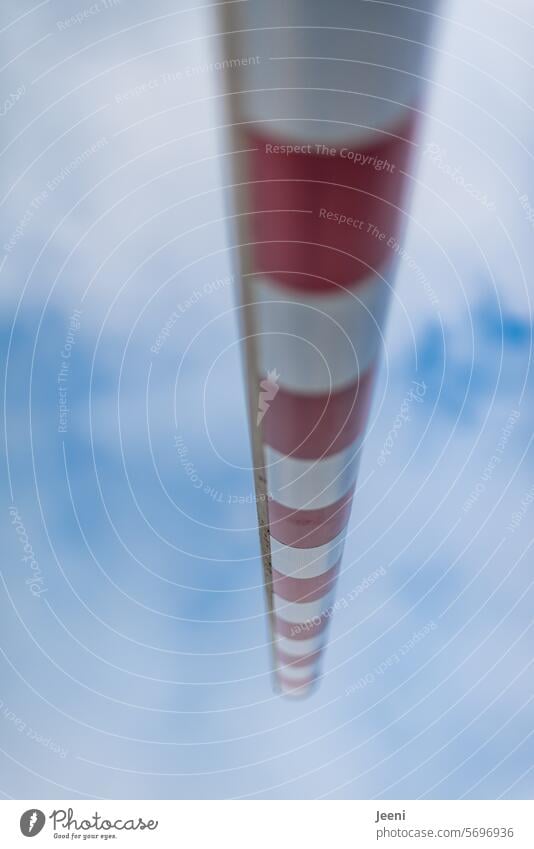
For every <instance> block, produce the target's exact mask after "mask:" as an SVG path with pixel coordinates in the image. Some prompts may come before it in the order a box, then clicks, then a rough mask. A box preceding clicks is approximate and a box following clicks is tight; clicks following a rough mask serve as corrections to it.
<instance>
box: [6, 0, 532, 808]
mask: <svg viewBox="0 0 534 849" xmlns="http://www.w3.org/2000/svg"><path fill="white" fill-rule="evenodd" d="M465 7H467V8H465ZM80 8H82V7H80ZM26 10H27V11H28V14H27V15H26V16H25V17H24V18H22V19H21V20H19V21H18V22H14V21H15V19H16V18H18V17H19V16H20V15H22V14H23V13H24V12H25V11H26ZM158 11H159V10H158ZM160 11H161V15H165V14H167V15H168V14H169V13H170V9H169V8H167V7H164V6H163V5H162V6H161V10H160ZM4 14H5V19H6V25H8V26H9V24H10V22H11V21H13V22H14V23H13V24H12V25H11V26H9V29H7V30H5V31H4V32H3V33H2V37H3V38H4V41H5V45H6V46H5V50H6V51H7V53H6V56H7V58H8V59H12V60H13V61H12V62H11V63H10V64H9V66H8V67H7V68H6V69H5V71H4V72H3V76H4V83H3V85H4V90H5V91H6V92H7V95H6V96H9V95H10V93H12V92H14V91H16V90H17V88H18V87H19V86H24V87H25V90H24V93H23V94H22V95H21V96H19V99H18V100H16V101H15V102H14V105H13V107H12V109H11V111H10V113H9V115H10V119H9V121H10V123H9V124H7V120H8V119H7V116H4V117H3V118H2V122H3V128H4V129H5V136H4V139H5V141H6V143H7V144H8V147H7V148H6V150H5V151H4V152H3V154H2V155H3V157H4V166H5V171H4V173H6V174H7V175H8V186H7V189H6V190H5V194H4V195H3V205H4V207H5V213H7V214H5V215H4V217H3V225H2V226H3V231H2V245H3V246H4V248H3V252H2V256H4V254H5V255H6V259H5V261H4V265H3V266H2V270H1V278H2V282H3V286H2V287H1V297H2V306H3V310H2V318H1V320H0V347H1V350H2V357H1V362H2V363H3V364H4V366H3V368H4V372H3V377H4V378H5V386H6V394H5V398H6V410H7V414H6V420H5V422H6V425H5V433H6V437H7V438H6V443H5V444H6V446H7V455H6V454H5V453H4V454H3V457H2V464H3V473H2V476H1V486H2V496H3V501H4V505H5V506H4V508H3V510H2V513H1V514H0V522H1V525H0V527H1V532H2V538H3V540H4V546H3V550H4V552H5V556H4V558H3V565H2V576H1V577H2V582H1V590H2V599H3V601H2V604H3V611H4V615H3V617H2V621H1V625H0V635H1V642H0V648H1V655H0V664H1V670H2V676H1V680H2V691H1V692H0V700H1V701H2V704H1V705H0V748H1V752H0V763H1V773H0V776H1V777H0V791H1V792H2V793H3V794H4V795H5V796H7V797H13V798H62V797H63V798H76V797H81V798H83V797H87V796H88V797H111V798H132V797H133V798H136V797H137V798H151V797H152V798H227V797H242V796H245V797H254V798H316V797H330V798H355V797H357V798H358V797H360V798H375V797H376V798H411V797H419V796H425V795H426V796H429V797H435V798H458V797H467V798H495V797H499V796H504V797H509V798H523V797H524V798H529V797H531V795H532V786H533V784H532V783H533V773H532V754H533V752H532V742H531V738H530V736H529V735H530V734H531V728H532V719H531V717H532V708H531V702H530V700H531V698H532V684H531V681H532V673H531V670H530V664H531V661H532V648H531V647H532V634H531V630H530V629H531V624H532V601H533V597H532V588H531V569H530V568H529V565H530V563H531V554H530V545H531V543H532V530H531V528H532V516H531V511H532V509H534V508H532V506H531V505H530V500H532V493H533V492H534V490H533V489H532V487H533V486H534V480H533V477H532V462H531V458H532V449H531V436H532V431H533V423H534V419H533V414H532V406H531V404H530V398H531V395H532V391H533V387H532V376H531V371H530V352H531V343H532V317H531V309H530V277H531V272H532V249H531V246H532V229H531V228H532V226H533V225H532V224H531V223H530V222H529V221H528V220H527V216H526V213H525V208H524V204H523V205H522V204H521V201H520V198H521V197H522V196H524V195H526V196H527V197H530V198H531V199H532V203H533V205H534V184H533V177H532V175H533V174H534V169H532V165H531V161H530V159H531V153H530V150H531V148H532V144H531V141H532V136H533V131H534V121H533V113H532V94H531V92H532V90H533V89H532V81H533V73H532V66H531V65H530V64H529V55H530V45H531V41H532V27H533V26H534V13H533V12H532V10H531V8H529V5H528V3H526V2H520V0H516V2H514V3H509V4H507V10H506V11H499V9H498V7H497V6H496V5H494V4H489V3H486V2H482V0H474V2H472V3H469V4H463V3H461V2H459V0H458V2H450V3H446V4H445V5H444V7H443V15H444V20H443V21H442V22H441V25H440V28H439V31H438V40H437V47H436V53H435V57H434V80H435V82H434V84H433V85H432V88H431V90H430V95H429V100H428V103H427V105H426V110H427V112H428V116H427V120H426V122H425V126H424V133H423V136H422V138H421V154H422V155H421V162H420V168H419V170H418V172H417V177H416V178H415V180H414V185H413V204H412V208H411V212H410V216H409V220H408V221H407V235H406V243H405V245H406V255H405V257H404V259H401V260H400V262H399V271H398V279H397V287H396V294H395V298H394V302H393V304H392V309H391V314H390V319H389V324H388V333H387V338H386V341H385V351H384V357H383V366H382V371H381V373H380V376H379V380H378V385H377V390H376V396H375V404H374V407H373V411H372V415H371V422H370V427H369V432H368V436H367V439H366V445H365V454H364V460H363V465H362V469H361V474H360V487H359V495H358V496H357V498H356V501H355V507H354V511H353V516H352V519H351V525H350V528H349V535H348V541H347V548H346V553H345V559H344V563H343V570H342V574H341V577H340V582H339V587H338V597H339V598H340V599H345V600H346V601H347V603H346V605H343V606H341V607H340V609H339V610H338V611H337V613H336V616H335V617H334V619H333V621H332V623H331V632H330V646H329V649H328V652H327V655H326V658H325V665H324V677H323V680H322V683H321V687H320V689H319V690H318V691H317V693H316V694H315V695H314V696H313V697H312V698H311V699H309V700H307V701H305V702H299V703H288V702H286V701H284V700H282V699H280V698H278V697H276V696H275V695H274V694H273V692H272V689H271V683H270V674H269V653H268V648H267V639H268V634H267V626H266V621H265V616H264V601H263V588H262V586H261V568H260V562H259V558H258V542H257V532H256V528H255V508H254V504H253V503H252V501H251V493H252V477H251V473H250V456H249V447H248V437H247V431H246V424H245V407H244V396H243V385H242V376H241V365H240V359H239V350H238V347H237V316H236V310H235V304H234V291H233V286H232V283H231V274H232V265H231V260H232V258H231V255H230V251H229V249H228V238H227V231H226V228H225V225H224V216H225V212H224V198H223V194H222V191H221V183H222V182H223V181H224V179H225V174H226V168H225V162H224V158H223V157H221V145H220V138H219V134H218V130H217V128H218V127H219V125H220V124H221V123H222V121H223V118H222V113H221V104H220V98H219V97H218V95H217V84H218V81H217V78H216V74H214V73H213V72H209V71H198V72H197V73H195V75H194V76H193V77H190V78H188V82H187V85H184V83H183V80H181V81H176V82H174V83H168V84H165V85H160V86H158V87H157V89H153V90H151V91H150V94H147V93H141V94H136V95H128V96H127V97H125V93H127V92H131V91H132V89H133V88H134V87H135V86H140V85H143V83H146V82H147V81H149V80H151V79H155V78H161V75H162V74H164V73H168V72H171V71H173V70H174V71H175V70H180V69H182V70H183V69H184V68H187V67H195V68H201V67H202V65H203V63H205V62H208V61H209V60H210V56H213V52H212V51H213V49H214V40H213V39H211V38H209V37H207V36H208V34H209V32H210V31H211V29H213V26H214V24H213V20H212V19H211V18H210V15H209V13H208V12H206V11H203V10H201V9H200V8H199V9H198V10H196V11H195V10H192V11H189V12H180V13H179V14H176V15H174V16H172V17H170V18H165V19H162V20H154V21H152V22H147V21H146V20H145V19H146V11H145V12H143V9H142V7H141V4H139V5H135V4H132V5H131V6H130V5H128V8H126V4H125V3H123V4H122V5H120V6H118V7H117V8H115V9H110V10H106V11H103V10H102V11H100V12H99V13H98V14H95V15H93V16H91V17H90V18H87V19H84V21H83V23H80V24H75V25H72V26H70V27H69V29H68V31H63V30H61V29H60V28H58V22H60V21H63V20H65V19H66V18H67V17H68V16H69V15H71V14H72V9H71V6H70V4H67V3H66V2H65V3H45V4H43V5H41V6H40V7H39V8H37V7H36V8H35V11H32V10H31V6H30V5H29V4H28V5H24V4H22V5H21V4H20V3H19V2H17V3H15V2H8V3H6V4H5V11H4ZM155 17H156V13H155V12H154V18H155ZM137 24H139V26H137ZM110 28H111V29H110ZM114 29H117V30H121V34H120V35H118V36H116V37H114V38H107V39H106V36H107V35H108V34H109V33H110V31H112V30H114ZM45 36H46V37H45ZM101 39H105V40H103V41H101ZM178 40H180V41H181V42H186V41H187V40H189V41H188V43H183V44H181V45H180V47H179V48H177V47H176V46H174V45H175V42H176V41H178ZM97 42H98V43H97ZM31 45H33V46H32V47H31V49H30V50H28V51H27V52H26V53H25V54H24V56H23V57H22V56H21V55H19V54H20V52H21V51H23V50H24V49H25V48H26V47H29V46H31ZM58 63H59V64H58ZM43 74H45V76H42V75H43ZM37 114H39V116H40V117H39V119H38V120H35V121H34V123H31V122H32V120H33V119H34V118H35V116H36V115H37ZM99 140H101V143H100V146H99V147H98V149H97V150H96V151H92V152H90V153H89V154H86V155H84V157H83V161H82V162H81V164H78V165H76V166H74V167H73V168H72V170H71V173H70V174H68V175H67V176H66V177H64V178H62V179H61V180H60V182H59V183H58V185H57V188H54V189H53V190H52V191H49V193H48V194H47V196H46V197H45V198H42V199H41V200H40V201H39V200H37V201H36V199H38V198H39V197H41V194H40V193H41V192H43V190H44V188H46V185H47V182H48V181H50V180H53V179H54V178H55V177H57V176H58V175H59V174H61V173H62V169H64V168H65V166H66V165H68V164H69V163H72V162H73V161H75V160H76V157H78V156H80V154H82V153H85V152H86V151H87V150H88V148H90V147H91V145H94V144H95V143H97V142H98V141H99ZM102 140H104V141H103V142H102ZM428 145H437V146H438V147H439V150H440V159H439V161H438V162H437V161H436V160H433V159H432V157H431V156H429V155H428V153H425V151H428V150H429V149H430V148H429V147H428ZM451 171H453V172H454V173H455V174H456V179H452V178H451V176H450V174H451ZM459 175H460V176H459ZM467 184H468V185H469V188H466V185H467ZM474 192H475V193H477V197H480V194H481V193H484V194H486V195H487V197H488V198H489V199H490V200H491V201H493V202H494V203H493V206H492V208H491V209H488V208H487V207H486V206H484V205H483V204H482V203H481V202H480V200H479V199H477V197H475V196H474ZM32 202H35V203H37V207H35V206H33V207H32V206H31V205H32ZM29 208H31V209H33V210H34V211H35V214H33V215H31V217H30V220H29V221H28V222H27V224H25V225H24V226H23V233H22V235H21V236H20V237H17V238H16V241H15V244H14V247H13V249H12V250H10V251H7V252H6V251H5V244H6V243H7V242H8V240H9V239H10V238H12V236H13V234H14V233H15V231H16V228H17V226H19V225H20V222H21V221H22V220H23V218H24V216H25V214H26V213H27V211H28V209H29ZM410 258H413V260H414V262H415V263H416V264H417V268H418V270H419V273H416V271H415V270H414V267H413V265H412V267H410V262H409V259H410ZM216 281H219V282H218V283H216ZM75 310H79V311H80V317H79V327H78V326H77V324H78V322H74V325H76V326H75V327H74V329H73V321H72V316H73V313H74V311H75ZM173 312H174V313H176V314H177V315H178V317H177V318H176V319H175V320H174V323H173V325H172V327H171V329H170V331H169V335H168V337H167V338H166V339H165V342H164V344H163V345H162V346H161V349H160V350H159V352H158V353H154V352H153V351H151V346H154V342H155V340H156V339H157V337H158V335H159V334H160V333H161V329H162V328H163V327H164V326H165V324H166V322H168V321H169V317H170V316H171V315H172V314H173ZM69 334H71V336H69ZM69 340H70V341H69ZM66 345H70V346H71V347H70V348H68V349H67V350H69V351H70V353H71V356H70V357H69V358H68V363H69V365H68V372H67V374H66V379H65V382H64V385H65V386H66V399H67V406H68V407H69V410H68V414H67V419H66V421H67V425H66V432H64V433H58V422H59V406H58V405H59V396H58V374H59V372H60V369H61V366H62V363H64V362H65V358H64V357H63V356H62V353H63V352H65V350H66V348H65V346H66ZM414 381H417V382H418V384H419V385H424V394H423V396H422V400H421V402H420V403H419V402H415V401H413V400H412V401H411V402H409V411H408V420H406V421H403V422H402V426H400V427H399V426H398V424H397V425H395V422H396V421H397V422H398V419H397V416H398V414H399V411H400V409H401V406H402V405H403V403H404V402H405V399H406V398H407V397H409V393H410V390H411V389H412V388H413V386H414ZM392 430H393V431H394V437H391V438H392V440H393V443H392V445H391V447H390V448H389V449H388V453H386V454H382V456H383V457H385V460H384V462H379V459H378V458H379V457H380V456H381V452H383V449H384V446H385V445H390V443H388V442H387V440H388V436H389V435H390V434H391V433H392ZM178 439H179V440H180V442H179V444H180V445H181V446H182V448H183V447H184V446H185V454H184V452H183V451H182V454H180V453H179V452H178V450H177V440H178ZM184 457H185V458H186V459H185V460H184ZM188 464H189V465H188ZM199 481H200V485H199V484H198V482H199ZM529 492H530V493H531V495H530V496H529ZM473 493H475V495H473ZM529 498H530V500H529ZM13 504H14V505H15V507H16V509H17V511H18V515H19V518H20V523H21V524H19V527H21V526H23V528H24V531H25V532H26V534H27V538H28V540H29V544H30V545H31V548H32V550H33V552H34V555H35V560H36V562H37V563H38V566H39V571H40V576H41V583H40V584H39V587H40V589H41V590H43V591H42V592H41V593H40V594H39V595H34V594H32V592H31V591H30V589H29V585H28V584H27V583H26V579H27V577H28V575H29V574H30V573H29V567H28V563H27V562H26V563H24V562H23V561H22V560H21V557H22V555H23V553H24V552H23V550H22V546H21V543H20V540H19V539H18V537H17V533H16V530H15V526H14V524H13V521H12V514H10V512H9V509H10V507H11V506H12V505H13ZM529 511H530V512H529ZM514 516H515V519H514ZM19 536H20V534H19ZM25 538H26V537H25ZM373 575H374V576H375V577H374V579H373V580H372V581H371V582H369V581H368V583H369V586H367V587H366V588H365V587H363V583H364V582H365V580H366V579H369V576H373ZM414 635H417V636H415V637H414Z"/></svg>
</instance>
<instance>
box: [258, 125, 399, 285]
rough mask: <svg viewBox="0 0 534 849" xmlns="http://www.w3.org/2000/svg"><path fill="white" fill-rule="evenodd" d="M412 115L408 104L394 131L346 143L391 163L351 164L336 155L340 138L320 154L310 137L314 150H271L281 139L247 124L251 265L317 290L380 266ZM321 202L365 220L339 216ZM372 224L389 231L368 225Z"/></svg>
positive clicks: (393, 220) (395, 215)
mask: <svg viewBox="0 0 534 849" xmlns="http://www.w3.org/2000/svg"><path fill="white" fill-rule="evenodd" d="M415 123H416V122H415V117H414V113H412V112H411V111H408V112H407V114H406V116H405V117H403V120H402V122H401V123H400V124H399V126H398V127H397V129H396V131H395V135H391V134H390V135H388V134H386V133H381V134H380V136H379V140H378V141H376V142H375V143H374V144H371V145H368V146H364V147H360V148H354V149H351V150H350V152H351V153H352V154H359V155H361V156H368V157H376V160H375V164H376V163H378V162H379V161H382V162H384V163H387V166H388V169H391V170H386V169H385V168H383V169H382V170H377V169H376V168H375V166H374V164H373V163H371V162H370V161H369V160H367V162H368V164H355V163H354V162H353V161H351V160H350V159H349V158H347V157H346V156H345V157H343V156H342V155H341V151H342V150H343V151H344V152H345V151H349V148H348V147H343V146H342V145H338V146H336V147H335V154H334V155H321V154H319V155H317V154H316V152H315V151H316V148H315V145H311V146H310V149H311V151H312V153H307V152H306V153H302V152H299V153H292V154H290V155H285V154H283V153H275V152H272V150H273V148H272V147H271V148H269V145H273V146H274V145H277V144H278V145H279V144H280V141H279V140H277V139H274V138H271V137H269V136H268V135H265V134H263V133H261V132H259V131H257V130H254V129H249V130H247V134H246V135H247V138H246V142H245V143H246V145H247V147H249V148H255V149H254V150H252V151H251V152H250V153H248V154H247V156H248V157H249V175H250V179H251V186H250V193H251V209H252V211H253V212H255V213H257V212H261V214H259V215H257V214H256V215H252V216H250V227H251V237H252V241H253V242H255V243H257V244H255V246H254V248H253V267H254V269H255V271H261V272H264V273H268V274H269V275H270V276H272V277H275V278H276V280H277V281H278V282H279V283H283V284H285V285H287V286H290V287H291V288H294V289H301V290H302V289H304V290H307V291H321V290H325V289H331V288H332V286H333V285H335V284H342V285H344V286H350V285H353V284H354V283H357V282H358V281H360V280H361V279H362V278H363V277H367V276H368V275H369V267H370V268H371V269H374V270H377V269H379V268H380V267H382V266H383V265H384V262H385V261H387V259H388V257H389V258H390V257H391V256H392V252H391V247H388V246H387V240H388V238H389V237H393V238H395V239H396V238H398V236H399V230H400V221H401V211H400V210H401V208H402V205H403V189H404V175H403V173H402V172H403V171H405V170H406V168H407V166H408V161H409V157H410V153H411V149H412V142H411V140H412V138H413V136H414V131H415ZM331 149H333V148H331ZM275 150H276V148H275ZM269 151H271V152H269ZM269 210H276V212H270V211H269ZM280 210H282V211H280ZM286 210H287V211H286ZM291 210H310V212H300V211H298V212H292V211H291ZM321 210H327V211H330V212H333V213H337V214H338V215H344V216H346V217H347V218H352V219H355V220H357V221H358V222H363V224H362V225H360V224H359V223H358V225H357V226H356V227H354V226H352V225H348V224H346V223H343V224H340V223H338V222H337V221H335V220H329V219H327V218H325V217H324V213H322V214H321V213H320V211H321ZM322 216H323V217H322ZM369 225H371V226H376V227H378V229H379V231H381V232H383V233H386V238H385V239H381V238H380V237H379V236H378V235H376V233H375V234H374V235H373V233H370V232H368V227H369ZM347 254H349V255H347ZM321 278H325V279H321Z"/></svg>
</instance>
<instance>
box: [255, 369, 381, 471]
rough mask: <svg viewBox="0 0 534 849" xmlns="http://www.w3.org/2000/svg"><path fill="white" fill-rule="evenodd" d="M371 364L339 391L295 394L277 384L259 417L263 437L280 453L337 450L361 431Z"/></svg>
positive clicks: (316, 455) (315, 455) (317, 454)
mask: <svg viewBox="0 0 534 849" xmlns="http://www.w3.org/2000/svg"><path fill="white" fill-rule="evenodd" d="M373 377H374V368H370V369H368V371H366V372H365V373H364V374H363V375H361V376H360V378H359V379H358V380H357V381H356V382H355V383H352V384H351V385H350V386H348V387H347V388H346V389H342V390H340V391H339V392H332V393H330V394H329V395H328V394H325V395H299V394H297V393H295V392H288V391H287V390H285V389H282V388H280V389H279V391H278V392H277V394H276V396H275V398H274V400H273V401H271V403H270V407H269V409H268V410H267V412H266V414H265V417H264V419H263V421H262V435H263V441H264V442H265V443H266V444H267V445H270V446H271V448H275V449H276V451H279V452H280V454H285V455H286V456H289V455H291V456H292V457H297V458H301V459H305V460H315V459H320V458H321V457H328V456H330V455H331V454H337V453H338V451H342V450H343V449H344V448H347V447H348V446H349V445H351V444H352V443H353V442H354V441H355V440H356V439H357V437H358V436H360V434H361V433H362V432H363V430H364V428H365V424H366V422H367V415H368V412H369V407H370V406H371V399H372V389H373Z"/></svg>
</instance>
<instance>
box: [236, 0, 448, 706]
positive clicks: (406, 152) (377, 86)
mask: <svg viewBox="0 0 534 849" xmlns="http://www.w3.org/2000/svg"><path fill="white" fill-rule="evenodd" d="M438 2H439V0H397V2H395V3H389V2H381V0H329V2H328V3H323V2H320V0H293V2H292V1H291V0H277V2H269V3H265V2H262V0H244V2H239V3H228V4H226V3H225V4H222V5H221V7H220V8H221V13H222V14H221V17H220V20H221V22H222V30H223V32H224V33H225V36H224V43H225V59H224V60H223V61H224V62H225V68H226V76H227V79H228V85H227V91H228V99H229V101H230V109H229V114H230V116H231V123H232V152H233V153H232V158H233V160H234V163H235V167H234V183H233V190H232V192H233V197H234V201H235V204H234V205H235V209H236V214H235V220H236V225H237V226H236V235H237V238H236V243H237V244H238V246H239V247H238V250H239V263H240V270H241V274H240V279H241V283H240V301H241V306H242V308H243V315H244V321H243V329H244V337H245V360H246V367H247V379H248V397H249V413H250V424H251V432H252V442H253V448H254V463H255V471H256V494H257V498H258V517H259V524H260V536H261V543H262V554H263V562H264V571H265V581H266V588H267V597H268V603H269V608H270V614H271V624H272V635H273V648H274V659H275V670H276V679H277V684H278V686H279V688H280V689H281V690H282V692H283V693H285V694H287V695H305V694H306V693H307V692H308V691H309V690H310V688H311V687H312V685H313V684H314V682H315V681H316V680H317V677H318V672H319V662H320V657H321V652H322V649H323V647H324V645H325V639H326V629H327V626H328V621H329V618H330V613H331V606H332V603H333V594H334V587H335V582H336V577H337V574H338V571H339V568H340V561H341V555H342V551H343V543H344V536H345V531H346V527H347V523H348V520H349V516H350V510H351V502H352V497H353V492H354V487H355V482H356V474H357V469H358V462H359V458H360V446H361V442H362V437H363V433H364V429H365V425H366V421H367V416H368V411H369V406H370V401H371V393H372V386H373V377H374V373H375V371H376V366H377V359H378V356H379V351H380V347H381V338H382V328H383V325H384V319H385V314H386V310H387V304H388V300H389V293H390V288H391V284H392V269H393V265H394V257H395V256H396V254H397V251H396V250H395V249H394V248H395V246H396V245H397V244H398V239H399V237H400V235H401V229H402V225H403V217H404V216H403V209H404V204H405V189H406V171H407V169H408V168H409V165H410V160H411V154H412V151H413V149H414V147H415V145H414V133H415V128H416V123H417V117H418V114H419V111H420V106H421V94H422V90H423V88H424V80H423V77H422V74H424V71H425V62H424V60H425V53H426V47H427V44H428V40H429V36H430V28H431V24H432V20H433V12H435V10H436V6H437V4H438Z"/></svg>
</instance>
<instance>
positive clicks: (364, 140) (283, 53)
mask: <svg viewBox="0 0 534 849" xmlns="http://www.w3.org/2000/svg"><path fill="white" fill-rule="evenodd" d="M437 2H438V0H397V2H395V3H386V4H382V3H374V2H358V3H351V2H347V0H329V2H328V3H320V2H315V3H310V2H309V0H292V2H291V3H287V0H279V2H276V0H271V2H269V3H265V2H264V0H248V2H246V3H239V4H236V6H235V7H234V12H233V14H234V15H235V18H234V20H235V26H236V28H238V29H241V28H246V29H248V28H250V30H251V31H250V32H246V33H240V34H238V35H237V36H236V42H237V43H236V46H235V49H236V50H237V52H236V56H237V55H240V56H243V57H257V60H255V61H250V62H247V64H245V65H243V66H242V67H239V68H234V69H232V70H230V71H229V74H232V75H234V76H233V79H232V84H233V85H234V87H235V88H236V89H237V90H242V91H245V92H247V93H246V94H244V95H243V96H242V97H240V98H239V104H240V109H241V114H242V117H243V119H244V120H250V121H269V120H271V123H269V124H266V125H264V126H263V127H262V130H263V132H266V133H268V134H269V135H270V136H274V137H275V138H279V139H280V140H283V141H295V142H297V143H298V142H304V143H305V142H310V143H322V142H325V143H331V144H343V143H345V144H349V145H350V146H351V147H354V146H358V145H362V144H368V143H369V142H370V141H371V142H373V141H376V139H377V137H378V138H380V136H377V133H376V129H377V128H378V129H381V128H384V129H389V130H391V129H393V128H394V127H395V126H396V125H398V123H399V120H402V116H403V113H404V112H405V111H406V108H407V107H409V106H411V105H413V104H414V103H417V101H418V98H419V95H420V92H421V89H422V87H423V85H424V79H422V75H423V74H424V60H425V45H426V44H428V41H429V31H430V27H431V24H432V14H428V13H431V12H432V11H433V10H434V9H435V8H436V5H437ZM410 6H411V7H413V11H411V10H410V9H409V8H407V7H410ZM418 9H421V11H418ZM273 22H274V23H275V24H276V25H275V26H273ZM321 27H338V29H334V30H332V29H330V30H329V29H321ZM341 28H346V30H345V31H343V30H342V29H341ZM271 57H274V58H271ZM278 57H320V58H295V59H292V58H287V59H286V58H278ZM355 59H356V60H358V61H354V60H355ZM351 60H352V61H351ZM343 92H346V93H343ZM272 119H276V120H272ZM303 119H304V120H303ZM382 138H383V136H382Z"/></svg>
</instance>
